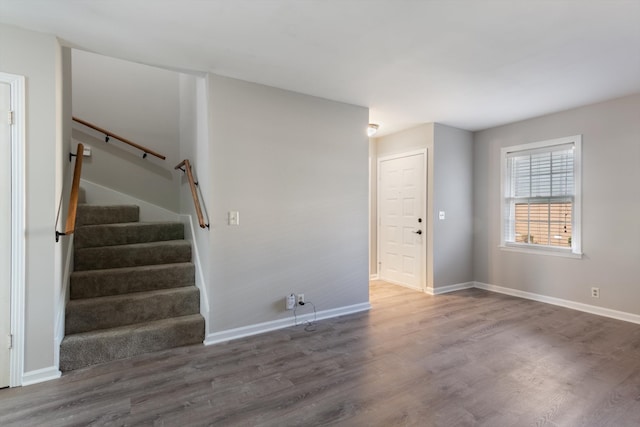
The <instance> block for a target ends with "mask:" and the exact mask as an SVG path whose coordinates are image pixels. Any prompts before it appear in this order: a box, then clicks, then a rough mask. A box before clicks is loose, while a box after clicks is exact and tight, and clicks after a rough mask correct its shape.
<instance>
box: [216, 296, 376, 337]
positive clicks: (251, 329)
mask: <svg viewBox="0 0 640 427" xmlns="http://www.w3.org/2000/svg"><path fill="white" fill-rule="evenodd" d="M370 309H371V304H369V303H368V302H365V303H361V304H354V305H348V306H345V307H338V308H332V309H329V310H322V311H318V312H317V313H316V315H317V319H318V320H322V319H329V318H332V317H339V316H345V315H347V314H354V313H359V312H361V311H367V310H370ZM297 318H298V324H300V323H303V322H305V321H307V320H309V321H313V319H314V315H313V313H307V314H299V315H298V316H297ZM291 326H295V319H294V317H293V311H291V317H287V318H284V319H278V320H272V321H270V322H263V323H256V324H255V325H247V326H242V327H240V328H234V329H227V330H225V331H220V332H214V333H212V334H208V335H207V337H206V338H205V340H204V344H205V345H211V344H218V343H221V342H226V341H231V340H235V339H238V338H244V337H248V336H251V335H257V334H262V333H264V332H269V331H275V330H277V329H283V328H288V327H291Z"/></svg>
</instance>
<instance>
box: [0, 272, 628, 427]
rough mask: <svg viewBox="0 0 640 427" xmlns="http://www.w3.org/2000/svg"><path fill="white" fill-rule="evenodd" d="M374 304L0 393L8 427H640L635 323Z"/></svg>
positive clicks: (567, 313) (500, 300)
mask: <svg viewBox="0 0 640 427" xmlns="http://www.w3.org/2000/svg"><path fill="white" fill-rule="evenodd" d="M371 303H372V306H373V308H372V310H371V311H370V312H368V313H360V314H355V315H351V316H345V317H341V318H336V319H330V320H324V321H320V322H319V323H318V325H317V327H316V330H315V331H313V332H307V331H305V330H304V327H303V326H299V327H295V328H288V329H284V330H280V331H275V332H271V333H267V334H263V335H259V336H254V337H249V338H246V339H240V340H236V341H231V342H229V343H226V344H220V345H214V346H209V347H204V346H202V345H197V346H191V347H184V348H180V349H174V350H167V351H163V352H159V353H155V354H152V355H145V356H139V357H135V358H131V359H127V360H123V361H117V362H111V363H108V364H104V365H99V366H96V367H92V368H86V369H83V370H78V371H73V372H70V373H68V374H65V375H64V376H63V377H62V378H60V379H59V380H54V381H50V382H47V383H42V384H36V385H32V386H27V387H18V388H14V389H4V390H0V425H1V426H13V425H16V426H31V425H46V426H67V425H82V426H84V425H118V426H120V425H159V426H187V425H216V426H236V425H237V426H318V425H345V426H473V425H481V426H492V427H493V426H496V427H501V426H529V425H538V426H616V427H618V426H638V425H640V325H636V324H632V323H626V322H622V321H617V320H612V319H607V318H603V317H598V316H594V315H590V314H586V313H582V312H578V311H573V310H569V309H564V308H561V307H556V306H552V305H546V304H542V303H538V302H533V301H528V300H523V299H518V298H513V297H509V296H505V295H500V294H494V293H490V292H486V291H482V290H478V289H469V290H465V291H459V292H455V293H452V294H447V295H439V296H436V297H433V296H428V295H425V294H421V293H418V292H415V291H411V290H409V289H404V288H401V287H396V286H393V285H389V284H385V283H382V282H374V283H372V286H371Z"/></svg>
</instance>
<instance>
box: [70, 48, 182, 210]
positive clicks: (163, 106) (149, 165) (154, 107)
mask: <svg viewBox="0 0 640 427" xmlns="http://www.w3.org/2000/svg"><path fill="white" fill-rule="evenodd" d="M72 65H73V114H74V115H75V116H77V117H79V118H81V119H84V120H86V121H89V122H91V123H94V124H96V125H98V126H99V127H102V128H104V129H107V130H109V131H111V132H114V133H116V134H118V135H121V136H123V137H125V138H127V139H130V140H132V141H133V142H135V143H138V144H141V145H143V146H145V147H148V148H150V149H152V150H154V151H157V152H159V153H160V154H163V155H165V156H166V157H167V159H166V160H160V159H157V158H156V157H153V156H149V157H147V159H144V160H143V159H142V158H141V154H142V153H141V152H140V151H138V150H135V149H130V148H128V147H127V146H125V145H124V144H122V143H120V142H117V141H116V140H112V142H110V143H109V144H105V143H104V136H103V135H101V134H99V133H97V132H94V131H91V130H89V129H87V128H86V127H83V126H81V125H77V124H74V138H75V139H77V140H79V141H81V142H83V143H85V144H89V145H90V146H91V147H92V156H91V157H90V158H86V159H85V163H84V165H83V171H82V172H83V178H84V179H86V180H89V181H92V182H94V183H96V184H100V185H103V186H105V187H108V188H112V189H114V190H117V191H120V192H122V193H125V194H128V195H131V196H134V197H136V198H139V199H141V200H145V201H147V202H150V203H153V204H155V205H158V206H161V207H163V208H166V209H169V210H171V211H174V212H177V211H178V208H179V201H178V200H179V197H178V192H179V185H180V175H179V174H177V173H176V172H174V170H173V167H174V166H175V165H176V164H178V162H179V161H180V160H181V159H180V148H179V145H180V144H179V138H180V95H179V90H180V87H179V74H178V73H176V72H173V71H168V70H164V69H160V68H155V67H149V66H146V65H142V64H136V63H133V62H128V61H123V60H120V59H116V58H110V57H106V56H102V55H96V54H93V53H89V52H84V51H81V50H74V51H73V55H72ZM87 135H91V136H94V137H97V138H98V139H94V138H88V137H87Z"/></svg>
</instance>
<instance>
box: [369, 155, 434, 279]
mask: <svg viewBox="0 0 640 427" xmlns="http://www.w3.org/2000/svg"><path fill="white" fill-rule="evenodd" d="M426 170H427V152H426V150H421V151H416V152H410V153H404V154H397V155H393V156H388V157H383V158H380V159H378V277H379V279H380V280H383V281H386V282H389V283H394V284H397V285H402V286H406V287H408V288H412V289H416V290H420V291H424V290H425V283H426V242H427V238H426V237H427V235H426V232H427V224H426V208H427V207H426V183H427V182H426V181H427V180H426V176H427V175H426Z"/></svg>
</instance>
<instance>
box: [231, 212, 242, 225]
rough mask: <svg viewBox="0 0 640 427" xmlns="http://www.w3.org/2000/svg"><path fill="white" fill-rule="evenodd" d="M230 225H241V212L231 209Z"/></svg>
mask: <svg viewBox="0 0 640 427" xmlns="http://www.w3.org/2000/svg"><path fill="white" fill-rule="evenodd" d="M229 225H240V212H238V211H229Z"/></svg>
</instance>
